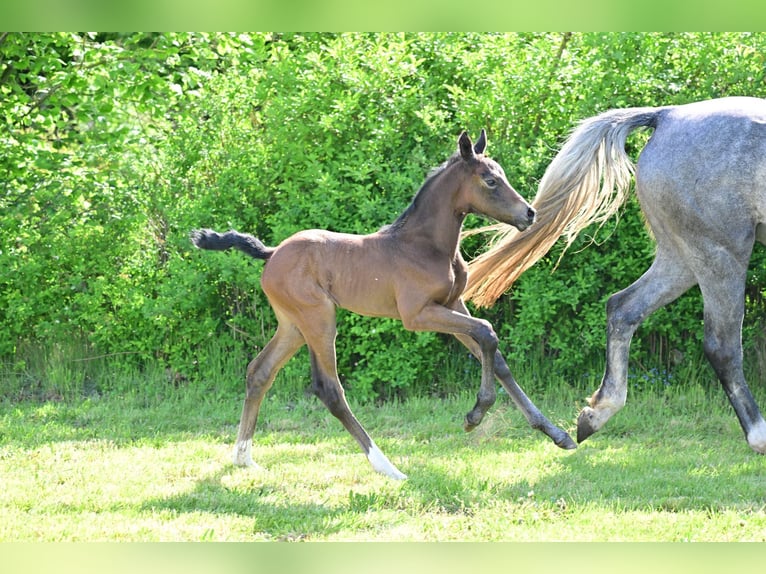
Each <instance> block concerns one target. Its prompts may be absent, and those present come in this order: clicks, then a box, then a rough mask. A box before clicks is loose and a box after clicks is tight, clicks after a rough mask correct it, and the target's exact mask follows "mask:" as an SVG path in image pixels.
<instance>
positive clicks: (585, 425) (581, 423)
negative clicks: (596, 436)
mask: <svg viewBox="0 0 766 574" xmlns="http://www.w3.org/2000/svg"><path fill="white" fill-rule="evenodd" d="M597 430H598V429H597V428H596V427H594V426H593V422H592V414H591V413H589V412H587V411H586V410H585V409H583V410H582V411H581V412H580V416H578V417H577V442H582V441H584V440H585V439H587V438H588V437H589V436H590V435H592V434H593V433H595V432H596V431H597Z"/></svg>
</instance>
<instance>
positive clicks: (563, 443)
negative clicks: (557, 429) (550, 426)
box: [553, 431, 577, 450]
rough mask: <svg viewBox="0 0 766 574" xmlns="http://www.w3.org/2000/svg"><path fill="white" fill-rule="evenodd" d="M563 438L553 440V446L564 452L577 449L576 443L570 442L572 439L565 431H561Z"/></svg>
mask: <svg viewBox="0 0 766 574" xmlns="http://www.w3.org/2000/svg"><path fill="white" fill-rule="evenodd" d="M561 432H562V433H564V434H563V436H562V437H561V438H559V439H558V440H554V441H553V442H554V444H555V445H556V446H557V447H559V448H563V449H564V450H574V449H576V448H577V443H575V441H573V440H572V437H571V436H569V434H568V433H567V432H566V431H561Z"/></svg>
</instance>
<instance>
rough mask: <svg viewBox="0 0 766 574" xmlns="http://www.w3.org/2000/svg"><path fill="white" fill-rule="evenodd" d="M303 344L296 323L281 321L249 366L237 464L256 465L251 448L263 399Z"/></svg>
mask: <svg viewBox="0 0 766 574" xmlns="http://www.w3.org/2000/svg"><path fill="white" fill-rule="evenodd" d="M303 343H304V341H303V336H302V335H301V333H300V331H298V329H297V328H296V327H295V326H294V325H292V324H289V323H287V322H286V321H280V324H279V327H277V332H276V333H275V334H274V336H273V337H272V339H271V341H269V343H268V344H267V345H266V346H265V347H264V348H263V350H262V351H261V352H260V353H259V354H258V356H257V357H255V359H253V360H252V361H250V364H249V365H248V366H247V390H246V395H245V401H244V404H243V405H242V416H241V418H240V421H239V432H238V433H237V444H236V446H235V447H234V464H236V465H238V466H257V465H256V464H255V463H254V462H253V459H252V455H251V451H252V446H253V433H254V432H255V424H256V422H257V420H258V411H259V410H260V407H261V402H262V401H263V397H264V395H265V394H266V392H267V391H268V390H269V388H271V385H272V383H273V382H274V377H276V375H277V373H278V372H279V370H280V369H281V368H282V367H283V366H284V364H285V363H286V362H287V361H288V360H289V359H290V357H292V356H293V355H294V354H295V353H296V352H297V351H298V349H300V348H301V347H302V346H303Z"/></svg>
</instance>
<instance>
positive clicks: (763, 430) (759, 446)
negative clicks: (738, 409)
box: [747, 419, 766, 454]
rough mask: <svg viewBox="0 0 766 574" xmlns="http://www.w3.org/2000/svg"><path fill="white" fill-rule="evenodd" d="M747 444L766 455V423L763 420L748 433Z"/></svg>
mask: <svg viewBox="0 0 766 574" xmlns="http://www.w3.org/2000/svg"><path fill="white" fill-rule="evenodd" d="M747 443H748V444H749V445H750V447H751V448H752V449H753V450H754V451H756V452H759V453H761V454H766V421H764V420H763V419H761V420H760V421H758V424H756V425H755V426H754V427H753V428H751V429H750V432H749V433H747Z"/></svg>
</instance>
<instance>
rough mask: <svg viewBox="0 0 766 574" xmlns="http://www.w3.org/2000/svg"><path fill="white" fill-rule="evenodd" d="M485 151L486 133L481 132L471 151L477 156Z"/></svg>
mask: <svg viewBox="0 0 766 574" xmlns="http://www.w3.org/2000/svg"><path fill="white" fill-rule="evenodd" d="M485 149H487V132H485V131H484V130H481V133H480V134H479V139H478V140H476V143H475V144H474V146H473V151H475V152H476V153H477V154H482V153H484V150H485Z"/></svg>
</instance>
